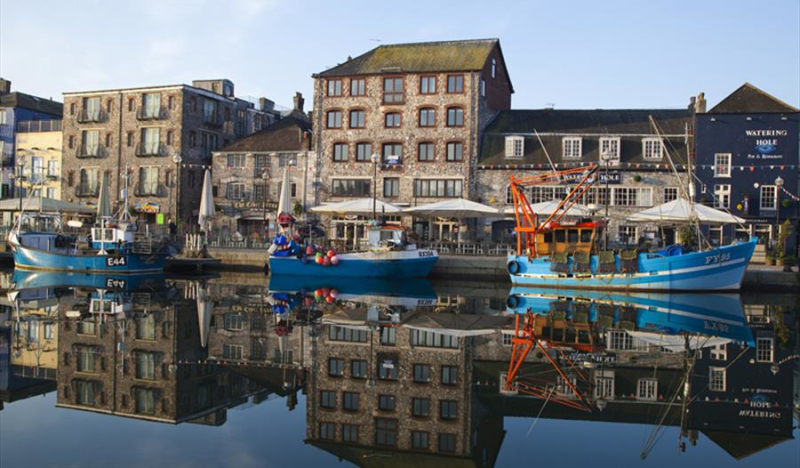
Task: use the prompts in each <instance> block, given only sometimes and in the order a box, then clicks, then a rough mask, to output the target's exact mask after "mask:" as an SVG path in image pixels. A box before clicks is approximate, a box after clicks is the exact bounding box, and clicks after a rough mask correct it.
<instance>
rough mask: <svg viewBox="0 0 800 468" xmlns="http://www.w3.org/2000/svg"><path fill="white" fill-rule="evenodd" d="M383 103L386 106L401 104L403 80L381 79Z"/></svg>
mask: <svg viewBox="0 0 800 468" xmlns="http://www.w3.org/2000/svg"><path fill="white" fill-rule="evenodd" d="M383 102H384V103H386V104H391V103H402V102H403V79H402V78H384V79H383Z"/></svg>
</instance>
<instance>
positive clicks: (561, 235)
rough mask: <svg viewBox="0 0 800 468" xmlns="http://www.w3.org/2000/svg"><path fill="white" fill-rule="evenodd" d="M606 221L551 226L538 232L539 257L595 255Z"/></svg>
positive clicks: (537, 246)
mask: <svg viewBox="0 0 800 468" xmlns="http://www.w3.org/2000/svg"><path fill="white" fill-rule="evenodd" d="M605 227H606V226H605V221H591V222H588V221H585V222H577V223H575V224H567V223H564V224H555V223H553V224H551V225H550V226H547V227H545V228H544V229H541V230H539V231H537V233H536V252H537V254H538V255H539V256H545V257H546V256H549V255H553V254H561V253H568V254H575V253H576V252H586V253H590V254H591V253H593V252H594V251H595V245H596V242H597V240H598V239H600V237H601V236H602V233H603V229H605Z"/></svg>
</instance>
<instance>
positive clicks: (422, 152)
mask: <svg viewBox="0 0 800 468" xmlns="http://www.w3.org/2000/svg"><path fill="white" fill-rule="evenodd" d="M417 148H418V152H417V159H419V160H420V161H433V160H434V159H435V151H434V145H433V143H431V142H429V141H424V142H422V143H420V144H419V145H418V147H417Z"/></svg>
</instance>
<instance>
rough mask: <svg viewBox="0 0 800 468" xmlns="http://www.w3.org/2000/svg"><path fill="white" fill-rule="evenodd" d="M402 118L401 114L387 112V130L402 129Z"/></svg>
mask: <svg viewBox="0 0 800 468" xmlns="http://www.w3.org/2000/svg"><path fill="white" fill-rule="evenodd" d="M401 122H402V116H401V115H400V113H399V112H387V113H386V117H385V123H386V128H400V124H401Z"/></svg>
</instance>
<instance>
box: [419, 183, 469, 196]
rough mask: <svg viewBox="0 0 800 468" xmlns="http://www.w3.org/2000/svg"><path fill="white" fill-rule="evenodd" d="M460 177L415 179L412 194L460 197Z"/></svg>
mask: <svg viewBox="0 0 800 468" xmlns="http://www.w3.org/2000/svg"><path fill="white" fill-rule="evenodd" d="M462 185H463V181H462V180H461V179H438V180H437V179H415V180H414V196H415V197H431V198H460V197H461V189H462Z"/></svg>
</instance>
